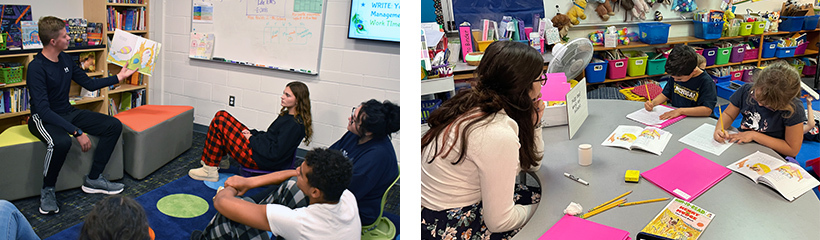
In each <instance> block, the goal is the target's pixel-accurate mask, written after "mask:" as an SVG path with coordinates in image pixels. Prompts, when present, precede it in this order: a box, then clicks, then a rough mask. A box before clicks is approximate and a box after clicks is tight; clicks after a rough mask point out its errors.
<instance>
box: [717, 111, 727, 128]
mask: <svg viewBox="0 0 820 240" xmlns="http://www.w3.org/2000/svg"><path fill="white" fill-rule="evenodd" d="M718 114H720V116H718V122H720V131H721V132H723V133H726V129H725V128H723V109H722V108H720V106H718Z"/></svg>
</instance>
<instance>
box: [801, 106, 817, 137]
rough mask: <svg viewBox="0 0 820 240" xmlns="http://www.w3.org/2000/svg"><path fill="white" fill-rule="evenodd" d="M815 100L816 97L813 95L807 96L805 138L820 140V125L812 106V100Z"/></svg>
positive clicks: (804, 125)
mask: <svg viewBox="0 0 820 240" xmlns="http://www.w3.org/2000/svg"><path fill="white" fill-rule="evenodd" d="M812 101H814V98H813V97H811V96H806V115H808V116H807V117H806V124H803V140H808V141H815V142H820V129H818V128H817V126H818V125H820V122H818V121H817V120H816V119H815V118H814V109H813V108H812V107H811V102H812Z"/></svg>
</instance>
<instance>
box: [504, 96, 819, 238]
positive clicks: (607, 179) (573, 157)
mask: <svg viewBox="0 0 820 240" xmlns="http://www.w3.org/2000/svg"><path fill="white" fill-rule="evenodd" d="M641 107H643V103H641V102H635V101H621V100H589V117H588V118H587V119H586V122H584V125H583V126H582V127H581V129H580V130H579V131H578V133H576V135H575V137H574V138H573V139H572V140H569V139H568V135H567V126H560V127H552V128H544V129H543V133H544V142H545V144H544V147H545V152H546V154H545V155H544V160H543V161H542V164H543V165H542V166H541V169H540V170H539V171H538V172H537V173H536V176H537V177H538V178H539V181H540V183H541V186H542V191H543V192H542V197H541V204H540V205H539V207H538V209H537V211H536V212H535V214H534V216H533V217H532V219H530V221H529V223H527V225H526V226H524V228H523V229H522V230H521V232H519V233H518V234H517V235H516V236H515V238H514V239H537V238H538V237H540V236H541V235H542V234H544V232H546V231H547V229H549V227H551V226H552V225H554V224H555V223H556V222H557V221H558V220H559V219H560V218H561V217H562V216H563V210H564V208H566V206H567V205H568V204H569V203H570V202H577V203H579V204H581V205H583V206H584V208H585V210H586V209H589V208H591V207H594V206H597V205H598V204H601V203H603V202H605V201H607V200H610V199H612V198H614V197H616V196H618V195H620V194H622V193H624V192H627V191H629V190H633V192H632V194H630V195H628V196H627V199H628V201H639V200H645V199H654V198H660V197H670V198H672V197H674V196H673V195H671V194H669V193H667V192H666V191H664V190H663V189H661V188H659V187H657V186H655V185H654V184H652V183H650V182H649V181H646V179H643V178H641V180H640V182H639V183H637V184H636V183H626V182H624V173H625V172H626V170H629V169H634V170H640V171H641V172H645V171H647V170H649V169H652V168H653V167H656V166H658V165H660V164H661V163H663V162H664V161H666V160H668V159H670V158H672V156H674V155H675V154H677V153H678V152H680V151H681V150H683V149H684V148H688V149H690V150H692V151H694V152H696V153H698V154H700V155H701V156H704V157H706V158H708V159H710V160H712V161H714V162H716V163H718V164H720V165H723V166H726V165H729V164H731V163H733V162H735V161H737V160H740V158H742V157H744V156H746V155H748V154H751V153H753V152H754V151H761V152H764V153H766V154H769V155H772V156H776V157H777V156H778V155H777V154H776V153H775V152H774V151H773V150H771V149H769V148H767V147H764V146H762V145H759V144H757V143H749V144H742V145H741V144H735V145H733V146H732V147H730V148H729V149H727V150H726V151H725V152H723V154H721V155H720V156H715V155H713V154H711V153H708V152H705V151H702V150H700V149H697V148H694V147H691V146H689V145H686V144H683V143H681V142H679V141H678V139H680V138H681V137H683V136H685V135H686V134H688V133H689V132H690V131H692V130H694V129H695V128H697V127H698V126H700V125H701V124H703V123H709V124H712V125H714V124H715V123H716V120H715V119H713V118H708V117H687V118H685V119H683V120H682V121H680V122H677V123H675V124H672V125H670V126H668V127H666V128H665V129H664V130H667V131H669V132H671V133H672V134H673V135H672V139H671V140H670V141H669V144H668V145H667V146H666V148H665V149H664V152H663V154H662V155H661V156H657V155H655V154H651V153H648V152H644V151H641V150H634V151H629V150H626V149H623V148H617V147H604V146H601V143H602V142H603V141H604V139H605V138H606V137H607V135H608V134H610V133H611V132H612V131H613V130H615V128H616V126H618V125H633V126H641V124H640V123H637V122H634V121H632V120H629V119H627V118H626V117H625V116H626V115H627V114H628V113H630V112H633V111H635V110H637V109H639V108H641ZM581 143H589V144H592V146H593V147H592V149H593V153H592V157H593V161H592V165H589V166H586V167H583V166H580V165H578V150H577V149H578V145H579V144H581ZM564 172H568V173H571V174H574V175H575V176H578V177H580V178H582V179H584V180H587V181H588V182H590V184H589V186H584V185H582V184H579V183H577V182H575V181H572V180H570V179H568V178H566V177H564V175H563V173H564ZM692 202H693V203H694V204H696V205H698V206H700V207H702V208H704V209H706V210H708V211H711V212H713V213H715V218H714V219H713V220H712V222H711V223H710V224H709V226H708V227H707V228H706V230H705V231H704V234H703V235H701V237H700V238H699V240H710V239H820V201H818V199H817V197H816V196H815V195H814V192H812V191H809V192H807V193H805V194H804V195H803V196H801V197H799V198H798V199H796V200H794V202H789V201H787V200H786V199H785V198H783V197H782V196H780V194H778V193H777V192H775V191H774V190H773V189H770V188H767V187H765V186H763V185H762V184H755V183H754V182H752V181H751V180H749V179H748V178H746V177H745V176H743V175H741V174H738V173H735V172H732V174H730V175H729V176H727V177H726V178H725V179H723V180H722V181H721V182H719V183H718V184H716V185H715V186H713V187H712V188H711V189H709V190H708V191H706V192H705V193H703V194H702V195H700V196H699V197H697V198H696V199H695V200H694V201H692ZM667 203H668V201H663V202H655V203H646V204H639V205H633V206H627V207H616V208H613V209H610V210H608V211H605V212H602V213H599V214H598V215H595V216H592V217H590V218H588V220H590V221H593V222H597V223H601V224H604V225H607V226H612V227H615V228H619V229H623V230H626V231H629V233H630V236H631V237H633V238H634V237H635V235H636V234H637V233H638V232H639V231H640V230H641V229H643V227H644V226H646V224H647V223H649V221H651V220H652V219H653V218H654V217H655V215H657V214H658V212H660V210H661V209H663V208H664V207H665V206H666V204H667Z"/></svg>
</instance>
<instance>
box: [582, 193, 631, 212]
mask: <svg viewBox="0 0 820 240" xmlns="http://www.w3.org/2000/svg"><path fill="white" fill-rule="evenodd" d="M630 193H632V191H631V190H630V191H629V192H625V193H624V194H621V195H619V196H617V197H615V198H613V199H612V200H609V201H606V202H604V203H602V204H601V205H598V206H596V207H594V208H590V209H589V212H592V210H595V209H598V208H601V207H603V206H606V205H607V204H609V203H611V202H614V201H615V200H618V199H621V198H622V197H624V196H626V195H629V194H630Z"/></svg>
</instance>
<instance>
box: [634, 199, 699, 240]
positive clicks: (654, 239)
mask: <svg viewBox="0 0 820 240" xmlns="http://www.w3.org/2000/svg"><path fill="white" fill-rule="evenodd" d="M714 218H715V214H714V213H712V212H709V211H707V210H706V209H703V208H701V207H698V206H697V205H695V204H692V203H690V202H687V201H684V200H682V199H680V198H675V199H673V200H672V201H670V202H669V204H667V205H666V207H664V208H663V209H662V210H661V212H660V213H658V215H657V216H655V218H654V219H652V221H650V222H649V224H647V225H646V227H644V228H643V229H642V230H641V232H639V233H638V236H637V237H636V238H635V239H636V240H674V239H686V240H696V239H698V238H699V237H700V235H702V234H703V230H706V227H707V226H709V223H710V222H712V219H714Z"/></svg>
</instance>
